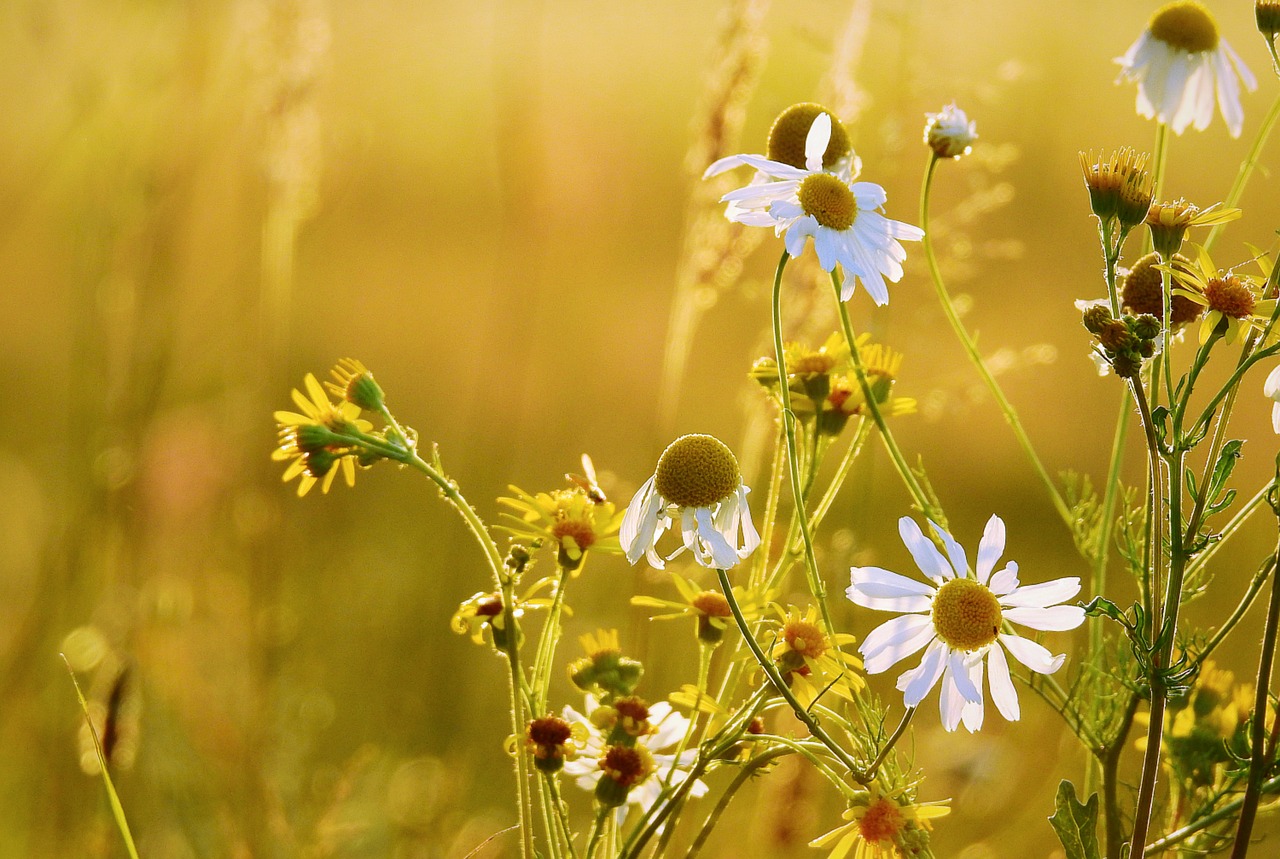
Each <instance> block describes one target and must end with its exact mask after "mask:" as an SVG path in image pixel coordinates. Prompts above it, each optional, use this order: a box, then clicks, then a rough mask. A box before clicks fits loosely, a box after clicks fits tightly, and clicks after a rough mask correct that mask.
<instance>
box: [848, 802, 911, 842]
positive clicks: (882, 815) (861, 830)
mask: <svg viewBox="0 0 1280 859" xmlns="http://www.w3.org/2000/svg"><path fill="white" fill-rule="evenodd" d="M905 822H906V821H905V820H904V819H903V817H902V812H901V811H900V810H899V809H898V804H897V803H896V802H894V801H893V800H892V799H889V798H887V797H885V798H882V799H879V800H877V801H876V802H875V803H874V804H873V805H872V806H871V807H870V808H868V809H867V811H866V813H865V814H863V815H862V817H861V818H860V819H859V820H858V834H859V835H861V836H862V840H863V841H866V842H868V843H871V844H875V843H876V842H878V841H893V840H894V839H895V838H896V837H897V835H898V833H899V832H901V831H902V826H903V824H904V823H905Z"/></svg>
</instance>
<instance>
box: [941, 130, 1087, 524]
mask: <svg viewBox="0 0 1280 859" xmlns="http://www.w3.org/2000/svg"><path fill="white" fill-rule="evenodd" d="M938 161H939V158H938V155H937V153H931V154H930V156H929V166H928V168H927V169H926V170H925V174H924V183H923V185H922V186H921V188H920V228H921V229H923V230H924V240H923V243H924V256H925V261H926V263H927V264H928V266H929V278H930V280H932V281H933V288H934V291H935V292H937V293H938V301H939V302H940V303H941V304H942V312H943V314H944V315H945V316H946V317H947V322H949V323H950V324H951V330H952V331H954V332H955V335H956V338H957V339H958V340H959V341H960V345H961V346H963V347H964V351H965V354H966V355H968V356H969V361H970V362H971V363H972V364H973V366H974V368H975V369H976V370H977V371H978V375H979V376H981V377H982V381H983V383H984V384H985V385H986V386H987V390H988V391H990V392H991V396H992V397H994V398H995V401H996V406H997V407H998V408H999V409H1000V412H1001V414H1003V415H1004V419H1005V421H1006V422H1007V423H1008V424H1009V427H1010V428H1011V429H1012V430H1013V435H1014V437H1015V438H1016V439H1017V440H1018V445H1019V446H1020V447H1021V448H1022V450H1023V452H1024V453H1025V454H1026V455H1027V458H1028V459H1030V460H1031V466H1032V468H1034V469H1035V472H1036V475H1037V476H1038V477H1039V478H1040V482H1041V483H1043V484H1044V486H1045V489H1047V490H1048V492H1049V500H1050V501H1052V502H1053V508H1054V509H1055V510H1056V511H1058V515H1059V516H1060V517H1061V518H1062V521H1063V523H1065V524H1066V526H1067V528H1068V529H1069V528H1071V527H1072V525H1073V524H1074V523H1075V517H1073V516H1072V515H1071V509H1070V508H1069V507H1067V502H1066V501H1064V500H1063V498H1062V493H1060V492H1059V491H1058V488H1057V487H1056V486H1055V485H1054V483H1053V478H1051V477H1050V476H1049V472H1048V471H1046V470H1045V467H1044V463H1042V462H1041V461H1040V457H1039V456H1038V455H1037V454H1036V451H1035V448H1034V447H1033V446H1032V444H1031V439H1030V438H1029V437H1028V436H1027V432H1026V430H1025V429H1023V427H1022V421H1021V420H1019V419H1018V413H1017V412H1016V411H1014V408H1013V406H1012V405H1011V404H1010V403H1009V400H1008V398H1007V397H1005V395H1004V391H1003V390H1002V389H1001V387H1000V385H999V383H998V382H996V379H995V376H993V375H991V370H990V369H989V368H988V367H987V362H986V361H984V360H983V358H982V353H980V352H979V351H978V346H977V344H976V343H974V342H973V338H972V337H970V336H969V332H968V331H967V330H965V327H964V323H963V322H961V321H960V315H959V314H958V313H956V308H955V304H954V303H953V302H952V300H951V295H950V294H949V293H948V292H947V287H946V285H945V284H944V283H943V281H942V270H941V269H940V268H939V266H938V259H937V256H936V255H935V254H934V251H933V236H932V232H931V231H930V229H929V196H930V192H931V191H932V190H933V175H934V171H935V170H936V169H937V166H938Z"/></svg>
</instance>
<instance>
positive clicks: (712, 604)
mask: <svg viewBox="0 0 1280 859" xmlns="http://www.w3.org/2000/svg"><path fill="white" fill-rule="evenodd" d="M689 605H691V606H693V607H694V608H696V609H697V610H698V611H700V612H702V613H703V614H705V615H706V616H707V617H729V616H731V615H732V614H733V612H732V611H730V610H729V601H728V600H727V599H725V598H724V594H721V593H717V592H716V591H703V592H702V593H700V594H698V595H697V596H696V597H694V598H693V602H691V603H689Z"/></svg>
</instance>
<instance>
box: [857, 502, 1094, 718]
mask: <svg viewBox="0 0 1280 859" xmlns="http://www.w3.org/2000/svg"><path fill="white" fill-rule="evenodd" d="M933 527H934V530H935V531H937V533H938V535H939V536H940V537H941V538H942V542H943V545H944V546H945V547H946V550H947V553H946V556H945V557H944V556H943V554H942V553H941V552H939V551H938V550H937V549H936V548H935V547H934V545H933V543H931V542H929V540H928V538H926V537H925V536H924V534H923V532H921V530H920V526H919V525H917V524H916V523H915V521H914V520H912V519H911V518H910V517H906V516H904V517H903V518H902V519H900V520H898V533H899V534H901V536H902V542H903V543H905V544H906V547H907V550H908V551H909V552H910V553H911V556H912V558H914V559H915V562H916V564H917V565H918V566H919V567H920V570H921V572H923V573H924V575H925V577H926V578H928V579H929V582H928V583H924V582H920V581H917V580H915V579H909V578H906V577H905V576H901V575H898V574H897V573H891V572H889V571H888V570H883V569H880V568H879V567H853V568H852V569H851V570H850V572H851V574H852V575H851V580H852V583H851V584H850V586H849V589H848V590H847V591H846V592H845V593H846V594H847V595H848V597H849V599H850V600H852V601H853V602H854V603H856V604H857V605H860V606H863V607H864V608H872V609H877V610H880V611H896V612H900V613H902V616H901V617H898V618H894V619H893V620H891V621H889V622H888V623H884V624H881V625H880V626H878V627H876V628H875V629H874V630H872V631H871V632H870V633H869V634H868V635H867V637H866V639H865V640H864V641H863V642H862V647H861V648H860V650H861V652H862V655H863V658H864V664H865V668H866V671H867V673H869V674H879V673H881V672H882V671H885V670H887V669H889V668H891V667H892V666H894V665H896V664H897V663H898V662H900V661H902V660H903V659H906V658H907V657H909V656H912V655H914V654H916V653H919V652H920V650H922V649H923V650H924V656H923V657H922V658H921V660H920V664H919V665H918V666H917V667H915V668H912V669H910V670H908V671H906V672H904V673H903V674H902V675H901V676H900V677H899V678H898V684H897V685H898V689H899V691H901V692H903V697H904V703H905V704H906V706H908V707H915V706H917V705H918V704H919V703H920V702H921V701H922V700H924V697H925V696H926V695H928V694H929V692H930V691H932V689H933V687H934V686H936V685H938V681H939V680H941V681H942V692H941V694H940V695H939V706H940V708H941V711H942V725H943V727H944V728H946V729H947V730H948V731H954V730H955V729H956V727H957V726H958V725H959V724H960V722H961V721H963V722H964V726H965V727H966V728H967V729H968V730H969V731H970V732H973V731H976V730H978V729H979V728H980V727H982V718H983V710H984V704H983V696H982V681H983V673H984V670H986V668H987V666H988V665H989V666H990V670H989V674H990V679H989V681H988V682H989V684H990V688H991V698H992V700H993V701H994V702H995V705H996V709H998V710H999V711H1000V714H1001V715H1002V716H1004V717H1005V719H1007V720H1009V721H1016V720H1017V719H1018V718H1019V714H1020V713H1019V709H1018V696H1017V693H1016V692H1015V691H1014V688H1013V680H1012V678H1011V676H1010V674H1009V664H1008V661H1007V660H1006V658H1005V651H1006V650H1008V651H1009V653H1011V654H1012V655H1013V657H1014V658H1015V659H1017V660H1018V661H1019V662H1021V663H1022V664H1023V665H1025V666H1026V667H1027V668H1030V669H1031V670H1032V671H1035V672H1037V673H1040V674H1052V673H1054V672H1055V671H1057V670H1058V669H1059V668H1061V667H1062V663H1063V661H1064V660H1065V659H1066V656H1064V655H1058V656H1054V655H1053V654H1051V653H1050V652H1049V651H1048V650H1047V649H1045V648H1044V647H1043V646H1041V645H1040V644H1037V643H1036V642H1034V641H1031V640H1030V639H1027V638H1023V637H1022V636H1019V635H1014V634H1012V633H1004V632H1001V631H1000V630H1001V626H1002V624H1003V623H1004V621H1006V620H1008V621H1012V622H1013V623H1017V624H1021V625H1023V626H1029V627H1031V628H1032V629H1039V630H1066V629H1075V628H1076V627H1077V626H1079V625H1080V624H1081V623H1083V622H1084V609H1082V608H1080V607H1079V606H1069V605H1058V603H1061V602H1062V601H1063V600H1067V599H1071V598H1072V597H1073V596H1075V595H1076V594H1077V593H1079V591H1080V579H1079V578H1078V577H1075V576H1071V577H1068V578H1061V579H1055V580H1054V581H1051V582H1045V583H1043V584H1038V585H1028V586H1025V587H1023V586H1020V585H1019V583H1018V565H1017V564H1016V563H1014V562H1012V561H1010V562H1009V563H1008V564H1007V565H1005V566H1004V567H1003V568H1001V569H1000V570H998V571H994V570H995V566H996V563H997V561H999V560H1000V556H1001V555H1002V554H1003V553H1004V543H1005V527H1004V522H1003V521H1002V520H1001V519H1000V517H998V516H992V517H991V519H990V520H989V521H988V522H987V527H986V530H985V531H984V532H983V535H982V542H981V543H980V544H979V545H978V557H977V563H976V566H975V567H974V568H973V569H970V567H969V559H968V556H967V555H965V551H964V549H963V548H962V547H961V546H960V544H959V543H957V542H956V540H955V538H953V537H952V536H951V535H950V534H948V533H947V532H946V531H944V530H942V529H941V528H939V527H938V526H937V525H934V526H933ZM993 571H994V572H993Z"/></svg>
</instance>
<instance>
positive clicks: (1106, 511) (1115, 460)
mask: <svg viewBox="0 0 1280 859" xmlns="http://www.w3.org/2000/svg"><path fill="white" fill-rule="evenodd" d="M1131 399H1132V398H1131V397H1130V395H1129V389H1128V388H1122V389H1121V392H1120V416H1119V417H1118V418H1117V419H1116V432H1115V436H1114V437H1113V439H1112V441H1111V465H1110V467H1109V468H1108V469H1107V485H1106V487H1105V488H1104V489H1103V494H1102V523H1101V525H1100V526H1099V528H1098V541H1097V542H1096V543H1095V544H1094V546H1093V553H1094V555H1093V578H1092V580H1091V582H1090V586H1091V588H1092V593H1093V594H1094V595H1095V596H1097V595H1099V594H1102V593H1105V592H1106V585H1107V555H1108V554H1109V552H1108V549H1109V548H1110V546H1111V529H1112V527H1113V526H1114V524H1115V523H1114V521H1113V520H1114V519H1115V510H1116V497H1117V496H1118V495H1119V493H1120V469H1121V467H1122V466H1123V465H1124V443H1125V437H1126V436H1127V435H1128V434H1129V403H1130V402H1131ZM1101 653H1102V624H1101V623H1094V624H1091V625H1090V627H1089V656H1090V660H1089V661H1090V662H1091V663H1093V662H1094V661H1095V660H1097V659H1098V657H1099V655H1100V654H1101Z"/></svg>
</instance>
